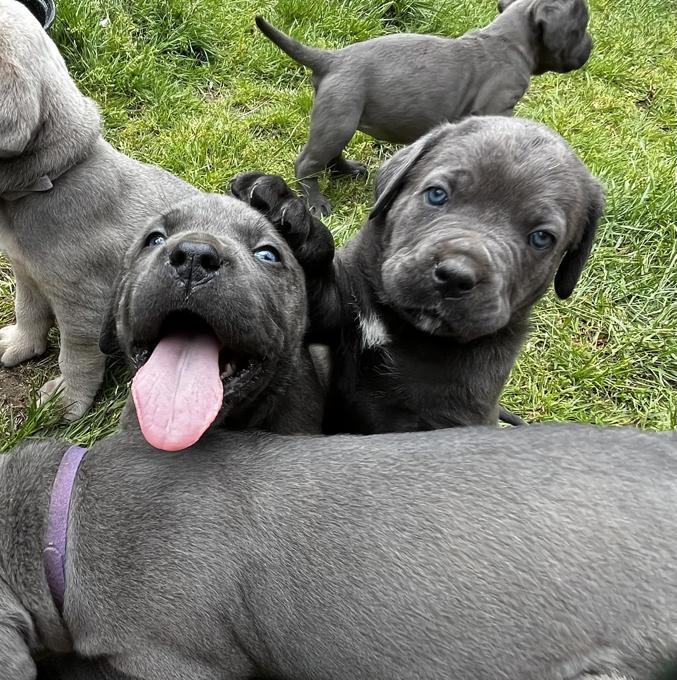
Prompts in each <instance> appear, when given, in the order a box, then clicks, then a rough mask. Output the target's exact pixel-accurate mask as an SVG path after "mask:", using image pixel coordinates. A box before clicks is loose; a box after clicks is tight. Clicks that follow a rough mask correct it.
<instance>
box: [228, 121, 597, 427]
mask: <svg viewBox="0 0 677 680" xmlns="http://www.w3.org/2000/svg"><path fill="white" fill-rule="evenodd" d="M232 191H233V193H234V194H235V195H236V196H238V197H240V198H242V199H243V200H245V201H248V202H249V203H250V204H251V205H252V206H254V207H256V208H257V209H259V210H261V211H262V212H263V213H264V214H265V215H266V216H267V217H268V218H269V219H270V220H271V221H272V222H273V223H274V224H276V225H277V227H278V228H279V229H280V231H281V232H282V233H283V234H285V236H286V238H287V240H288V242H289V243H290V245H291V246H292V248H293V249H294V251H295V253H296V256H297V258H298V259H299V261H300V262H301V264H302V265H303V266H304V267H305V269H306V272H307V286H308V291H309V296H310V317H311V329H312V340H313V341H317V342H325V343H327V344H329V345H330V347H331V350H332V352H331V354H332V364H333V367H332V368H333V371H334V377H333V379H332V381H331V388H330V394H329V398H328V403H327V408H326V411H325V431H327V432H329V433H331V432H354V433H364V434H367V433H376V432H388V431H413V430H427V429H437V428H441V427H450V426H455V425H471V424H489V423H495V422H496V420H497V417H498V413H499V408H498V399H499V396H500V394H501V390H502V389H503V386H504V384H505V382H506V380H507V378H508V375H509V373H510V370H511V368H512V366H513V364H514V362H515V359H516V357H517V354H518V352H519V349H520V347H521V345H522V342H523V340H524V337H525V335H526V333H527V328H528V319H529V313H530V311H531V308H532V306H533V305H534V303H535V302H537V300H539V299H540V298H541V297H542V296H543V295H544V294H545V292H546V289H547V287H548V286H549V284H550V283H551V282H552V281H553V279H554V283H555V291H556V292H557V294H558V296H559V297H560V298H566V297H568V296H569V295H570V294H571V292H572V291H573V289H574V286H575V285H576V282H577V281H578V278H579V276H580V274H581V272H582V270H583V267H584V265H585V262H586V260H587V259H588V256H589V254H590V250H591V247H592V242H593V238H594V235H595V231H596V228H597V222H598V219H599V217H600V215H601V213H602V210H603V206H604V199H603V192H602V189H601V187H600V185H599V183H598V182H597V180H596V179H595V178H594V177H593V176H592V175H591V174H590V172H589V171H588V170H587V168H586V167H585V166H584V165H583V163H582V162H581V161H580V160H579V159H578V157H577V156H576V155H575V153H574V152H573V151H572V149H571V148H570V147H569V146H568V145H567V144H566V142H565V141H564V140H563V139H562V138H561V137H560V136H559V135H557V134H555V133H554V132H553V131H551V130H549V129H548V128H546V127H544V126H541V125H538V124H536V123H533V122H529V121H525V120H520V119H509V118H500V117H475V118H470V119H467V120H466V121H463V122H461V123H458V124H455V125H451V124H446V125H443V126H441V127H439V128H437V129H435V130H434V131H432V132H431V133H429V134H428V135H426V136H424V137H422V138H421V139H420V140H419V141H418V142H417V143H415V144H413V145H411V146H409V147H407V148H405V149H403V150H402V151H400V152H399V153H397V154H396V155H395V156H394V157H393V158H392V159H391V160H390V161H389V162H387V163H386V164H385V165H384V166H383V168H382V169H381V171H380V172H379V175H378V178H377V181H376V204H375V205H374V208H373V210H372V212H371V214H370V216H369V219H368V220H367V222H366V223H365V225H364V226H363V227H362V229H361V231H360V232H359V233H358V234H357V235H356V236H355V237H354V238H353V239H352V240H351V241H350V242H349V243H348V244H347V245H346V246H345V247H344V248H342V249H341V250H340V251H338V255H337V257H336V258H335V259H334V249H333V241H332V240H331V235H330V234H329V233H328V231H327V229H326V227H325V226H324V225H323V224H322V223H321V222H319V221H318V220H317V219H315V218H314V217H313V216H312V215H311V214H310V213H309V212H308V211H307V210H306V209H305V207H304V204H303V203H302V202H301V201H300V200H299V199H297V198H296V196H295V195H294V194H293V193H292V192H291V190H290V189H289V188H288V187H287V186H286V185H285V184H284V182H283V181H282V180H281V179H280V178H277V177H271V176H262V175H259V174H256V173H249V174H245V175H240V176H238V177H237V178H235V180H234V181H233V183H232Z"/></svg>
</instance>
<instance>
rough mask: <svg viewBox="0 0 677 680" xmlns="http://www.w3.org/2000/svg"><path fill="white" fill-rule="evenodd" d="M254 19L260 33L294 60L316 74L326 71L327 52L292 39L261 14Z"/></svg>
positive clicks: (328, 57)
mask: <svg viewBox="0 0 677 680" xmlns="http://www.w3.org/2000/svg"><path fill="white" fill-rule="evenodd" d="M255 21H256V25H257V26H258V28H259V30H260V31H261V33H263V35H265V36H266V38H268V39H269V40H271V41H272V42H274V43H275V44H276V45H277V46H278V47H279V48H280V49H281V50H282V51H283V52H286V53H287V54H288V55H289V56H290V57H291V58H292V59H294V61H298V62H299V64H303V65H304V66H307V67H308V68H309V69H311V70H312V71H313V73H317V74H318V75H321V74H322V73H323V72H324V71H326V67H327V65H328V62H329V59H330V56H329V52H327V51H326V50H321V49H319V48H317V47H309V46H308V45H304V44H302V43H300V42H298V41H297V40H294V38H291V37H289V36H288V35H286V34H285V33H282V31H278V30H277V28H275V26H273V25H272V24H269V23H268V22H267V21H266V20H265V19H264V18H263V17H262V16H257V17H256V19H255Z"/></svg>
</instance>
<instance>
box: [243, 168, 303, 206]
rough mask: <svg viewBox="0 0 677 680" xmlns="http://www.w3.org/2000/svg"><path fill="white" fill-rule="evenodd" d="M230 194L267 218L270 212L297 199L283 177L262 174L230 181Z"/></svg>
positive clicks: (258, 173)
mask: <svg viewBox="0 0 677 680" xmlns="http://www.w3.org/2000/svg"><path fill="white" fill-rule="evenodd" d="M230 192H231V193H232V194H233V196H235V198H239V199H240V200H241V201H244V202H245V203H249V205H251V206H252V207H253V208H256V209H257V210H258V211H259V212H262V213H263V214H264V215H266V217H268V213H269V212H276V210H278V209H279V205H280V204H282V203H285V202H286V201H288V200H290V199H294V198H296V197H297V196H296V194H295V193H294V192H293V191H292V190H291V188H290V187H289V185H288V184H287V183H286V182H285V181H284V180H283V179H282V177H279V176H278V175H266V174H264V173H262V172H243V173H241V174H239V175H236V176H235V177H233V179H232V180H230Z"/></svg>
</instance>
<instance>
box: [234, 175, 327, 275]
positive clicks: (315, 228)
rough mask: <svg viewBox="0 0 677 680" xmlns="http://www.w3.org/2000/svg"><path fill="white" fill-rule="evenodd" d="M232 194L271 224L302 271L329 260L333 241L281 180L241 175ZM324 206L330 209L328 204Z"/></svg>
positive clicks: (262, 176) (323, 226)
mask: <svg viewBox="0 0 677 680" xmlns="http://www.w3.org/2000/svg"><path fill="white" fill-rule="evenodd" d="M231 192H232V194H233V196H235V197H236V198H239V199H240V200H243V201H245V203H249V205H251V206H252V208H254V209H256V210H258V211H259V212H260V213H261V214H262V215H264V216H265V217H266V218H267V219H268V220H269V221H270V222H271V223H272V224H273V226H274V227H275V228H276V229H277V231H278V232H279V233H280V234H281V235H282V236H283V237H284V239H285V240H286V241H287V243H288V244H289V246H290V248H291V249H292V250H293V251H294V255H295V256H296V258H297V259H298V260H299V262H300V264H301V266H302V267H311V268H312V267H317V266H320V265H324V264H325V263H326V262H327V261H329V262H330V261H331V260H332V258H333V256H334V240H333V237H332V235H331V232H330V231H329V230H328V229H327V227H326V226H325V225H324V224H322V222H320V220H318V219H316V218H315V217H314V216H313V214H312V213H311V211H310V210H309V209H308V207H307V206H306V204H305V201H304V200H303V198H301V197H300V196H298V195H297V194H296V193H294V192H293V191H292V190H291V189H290V188H289V186H288V185H287V184H286V183H285V181H284V180H283V179H282V178H281V177H278V176H277V175H264V174H262V173H258V172H248V173H243V174H241V175H237V177H235V178H234V179H233V180H232V182H231ZM320 196H321V194H320ZM326 203H327V205H329V202H328V201H326Z"/></svg>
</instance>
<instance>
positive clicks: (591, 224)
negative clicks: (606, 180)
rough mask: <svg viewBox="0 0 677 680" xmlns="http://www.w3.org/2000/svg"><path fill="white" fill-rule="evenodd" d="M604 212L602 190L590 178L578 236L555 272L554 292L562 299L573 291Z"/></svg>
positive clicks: (600, 186)
mask: <svg viewBox="0 0 677 680" xmlns="http://www.w3.org/2000/svg"><path fill="white" fill-rule="evenodd" d="M603 212H604V191H603V189H602V185H601V184H600V183H599V182H598V181H597V180H591V182H590V184H589V187H588V205H587V210H586V213H585V222H584V224H583V225H582V227H581V230H580V232H579V233H580V238H579V239H578V241H576V242H575V243H574V244H573V245H572V247H570V248H569V250H567V252H566V253H565V254H564V257H563V258H562V261H561V262H560V265H559V269H558V270H557V274H555V292H556V293H557V296H558V297H559V298H561V299H562V300H565V299H566V298H568V297H569V296H570V295H571V293H573V290H574V288H575V287H576V284H577V283H578V279H579V278H580V276H581V272H582V271H583V267H585V263H586V262H587V261H588V258H589V257H590V251H591V250H592V242H593V241H594V239H595V233H596V232H597V224H598V222H599V219H600V217H601V216H602V213H603Z"/></svg>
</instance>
